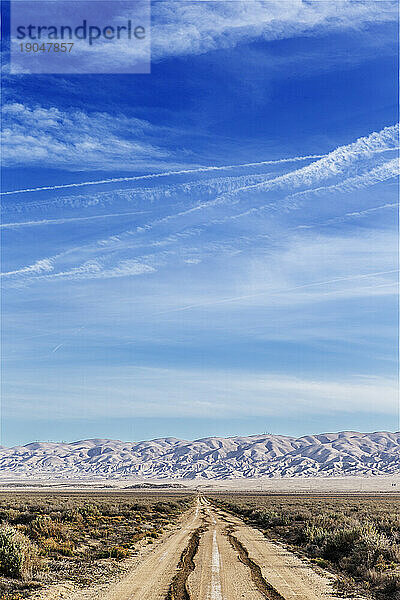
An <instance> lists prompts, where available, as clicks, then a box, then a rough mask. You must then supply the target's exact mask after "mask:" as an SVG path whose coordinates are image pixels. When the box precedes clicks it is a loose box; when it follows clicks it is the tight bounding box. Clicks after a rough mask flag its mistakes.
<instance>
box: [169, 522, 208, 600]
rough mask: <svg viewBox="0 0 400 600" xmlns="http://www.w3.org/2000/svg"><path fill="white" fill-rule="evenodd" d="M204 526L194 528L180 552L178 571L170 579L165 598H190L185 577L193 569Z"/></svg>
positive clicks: (180, 599) (178, 599)
mask: <svg viewBox="0 0 400 600" xmlns="http://www.w3.org/2000/svg"><path fill="white" fill-rule="evenodd" d="M204 531H205V529H204V526H202V527H199V528H198V529H196V530H195V531H194V532H193V534H192V536H191V538H190V540H189V543H188V545H187V546H186V548H185V549H184V551H183V552H182V554H181V558H180V560H179V563H178V571H177V573H176V575H175V576H174V578H173V579H172V581H171V585H170V586H169V590H168V592H167V595H166V596H165V600H191V598H190V594H189V591H188V589H187V579H188V577H189V575H190V573H191V572H192V571H194V568H195V564H194V560H193V559H194V557H195V555H196V553H197V550H198V547H199V543H200V538H201V536H202V534H203V533H204Z"/></svg>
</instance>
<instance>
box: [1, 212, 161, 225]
mask: <svg viewBox="0 0 400 600" xmlns="http://www.w3.org/2000/svg"><path fill="white" fill-rule="evenodd" d="M148 212H149V211H148V210H141V211H135V212H124V213H113V214H110V215H92V216H91V217H71V218H70V219H43V220H41V221H17V222H16V223H2V224H1V225H0V229H15V228H17V227H34V226H36V225H62V224H64V223H73V222H74V221H91V220H92V219H106V218H111V217H123V216H125V215H143V214H145V213H148Z"/></svg>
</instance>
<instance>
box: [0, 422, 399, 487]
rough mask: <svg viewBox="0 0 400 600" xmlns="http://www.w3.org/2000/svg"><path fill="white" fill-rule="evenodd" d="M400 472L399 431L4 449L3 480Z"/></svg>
mask: <svg viewBox="0 0 400 600" xmlns="http://www.w3.org/2000/svg"><path fill="white" fill-rule="evenodd" d="M399 473H400V432H398V433H390V432H387V431H380V432H375V433H359V432H355V431H341V432H339V433H323V434H319V435H307V436H303V437H299V438H295V437H290V436H284V435H270V434H267V435H251V436H247V437H229V438H222V437H209V438H202V439H198V440H195V441H187V440H180V439H176V438H171V437H168V438H161V439H155V440H149V441H142V442H122V441H118V440H107V439H89V440H82V441H79V442H72V443H55V442H34V443H30V444H27V445H25V446H15V447H13V448H4V447H3V448H0V475H1V474H2V475H20V476H32V477H35V476H45V475H48V476H52V477H61V478H67V477H81V476H101V477H106V478H125V477H130V478H132V477H136V478H138V479H147V478H149V479H164V478H168V479H197V478H199V479H228V478H260V477H315V476H323V477H331V476H344V475H353V476H354V475H356V476H359V475H362V476H368V475H390V474H399Z"/></svg>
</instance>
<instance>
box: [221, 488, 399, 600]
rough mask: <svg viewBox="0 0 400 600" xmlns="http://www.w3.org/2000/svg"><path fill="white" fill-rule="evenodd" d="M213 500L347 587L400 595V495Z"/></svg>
mask: <svg viewBox="0 0 400 600" xmlns="http://www.w3.org/2000/svg"><path fill="white" fill-rule="evenodd" d="M210 499H211V500H212V501H213V502H214V503H216V504H217V505H219V506H222V507H224V508H226V509H228V510H230V511H232V512H234V513H236V514H238V515H240V516H241V517H243V518H244V519H245V520H246V521H248V522H250V523H252V524H255V525H257V526H258V527H259V528H260V529H262V530H263V531H264V534H265V535H266V536H267V537H269V538H275V539H279V540H283V541H284V542H286V543H287V544H288V545H290V546H291V547H292V548H294V549H297V550H300V551H301V552H302V553H304V554H306V555H307V556H308V557H309V558H310V559H311V560H312V561H313V562H314V563H315V564H317V565H319V566H321V567H323V568H325V569H329V570H330V571H332V572H334V573H336V574H337V575H338V583H337V585H338V587H339V588H340V589H341V590H342V591H355V590H356V591H360V592H363V593H365V594H366V595H368V596H369V597H372V598H376V599H389V598H390V599H391V600H394V599H395V598H400V512H399V502H400V499H394V498H389V497H386V498H385V497H376V498H362V497H354V496H353V497H351V496H347V497H343V496H341V497H340V496H339V497H329V496H327V497H323V498H322V497H318V496H314V497H307V496H290V495H287V496H268V495H262V494H259V495H251V494H229V495H228V494H227V495H224V494H219V495H218V496H217V495H216V496H214V497H211V498H210Z"/></svg>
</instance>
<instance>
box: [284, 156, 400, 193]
mask: <svg viewBox="0 0 400 600" xmlns="http://www.w3.org/2000/svg"><path fill="white" fill-rule="evenodd" d="M399 174H400V161H399V158H393V159H392V160H388V161H387V162H385V163H384V164H383V165H380V166H378V167H375V168H373V169H369V170H368V171H365V172H364V173H361V174H360V175H356V176H355V177H348V178H347V179H345V180H344V181H341V182H340V183H337V184H334V185H329V186H321V187H318V188H313V189H309V190H304V191H302V192H296V193H295V194H291V195H290V196H287V199H293V198H301V197H307V196H313V195H318V194H329V193H335V192H346V193H348V192H352V191H353V190H358V189H360V188H364V187H370V186H371V185H376V184H377V183H381V182H382V181H386V180H387V179H392V178H393V177H397V175H399Z"/></svg>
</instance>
